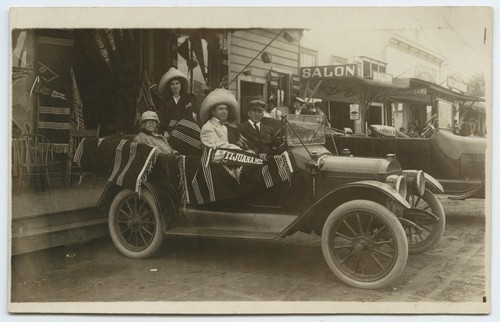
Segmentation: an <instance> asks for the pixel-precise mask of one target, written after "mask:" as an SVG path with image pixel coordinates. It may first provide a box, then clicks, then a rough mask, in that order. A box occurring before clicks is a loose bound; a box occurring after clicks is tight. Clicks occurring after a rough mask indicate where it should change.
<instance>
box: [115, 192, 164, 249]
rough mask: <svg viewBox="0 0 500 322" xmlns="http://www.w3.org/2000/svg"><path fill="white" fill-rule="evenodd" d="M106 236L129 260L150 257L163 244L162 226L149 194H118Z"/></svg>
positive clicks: (153, 200) (153, 201) (158, 213)
mask: <svg viewBox="0 0 500 322" xmlns="http://www.w3.org/2000/svg"><path fill="white" fill-rule="evenodd" d="M108 226H109V232H110V235H111V239H112V240H113V243H114V244H115V246H116V248H117V249H118V250H119V251H120V252H121V253H122V254H123V255H125V256H128V257H131V258H147V257H151V256H153V255H154V254H155V253H156V251H157V250H158V248H159V247H160V246H161V244H162V242H163V237H164V235H163V233H164V224H163V220H162V218H161V214H160V211H159V210H158V207H157V205H156V202H155V199H154V197H153V195H152V193H151V192H150V191H149V190H147V189H143V190H142V192H141V194H138V193H136V192H134V191H131V190H127V189H125V190H122V191H120V192H119V193H118V194H117V195H116V197H115V199H114V200H113V203H112V204H111V207H110V209H109V218H108Z"/></svg>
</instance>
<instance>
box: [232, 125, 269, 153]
mask: <svg viewBox="0 0 500 322" xmlns="http://www.w3.org/2000/svg"><path fill="white" fill-rule="evenodd" d="M238 128H239V130H240V133H241V135H242V136H244V137H245V139H247V140H248V142H250V144H252V145H253V148H254V149H255V150H256V151H255V152H256V153H271V152H272V149H271V146H272V143H273V142H272V139H273V137H274V129H273V128H272V127H270V126H267V125H265V124H262V122H260V131H259V132H257V130H255V128H254V127H253V125H251V124H250V122H248V121H246V122H243V123H240V124H238ZM250 148H252V147H250Z"/></svg>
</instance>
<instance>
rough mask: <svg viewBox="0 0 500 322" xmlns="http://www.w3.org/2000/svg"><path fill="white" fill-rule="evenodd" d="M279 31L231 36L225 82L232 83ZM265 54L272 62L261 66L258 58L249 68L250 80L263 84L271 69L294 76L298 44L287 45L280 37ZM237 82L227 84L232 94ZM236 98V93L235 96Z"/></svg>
mask: <svg viewBox="0 0 500 322" xmlns="http://www.w3.org/2000/svg"><path fill="white" fill-rule="evenodd" d="M279 31H280V30H279V29H245V30H238V31H235V32H233V33H232V34H231V37H230V48H229V79H230V80H232V79H233V78H234V77H235V76H236V75H237V74H238V73H239V72H240V71H241V70H242V69H243V68H244V67H245V66H246V65H247V64H248V63H249V62H250V61H251V60H252V59H253V58H254V57H255V56H256V55H257V54H258V53H259V52H260V51H261V50H262V49H263V48H264V47H265V46H266V45H267V44H268V43H269V42H270V41H271V39H273V38H274V37H275V36H276V34H277V33H278V32H279ZM266 51H267V52H268V53H269V54H271V56H272V62H271V63H269V64H266V63H264V62H263V61H262V60H261V58H260V57H258V58H257V59H255V60H254V61H253V62H252V64H251V65H250V66H249V67H251V68H252V76H253V77H255V78H256V79H258V81H260V82H262V81H266V82H267V77H268V75H269V71H270V70H271V69H272V68H277V69H278V70H286V71H289V72H290V73H292V74H295V75H297V74H298V61H299V42H298V41H294V42H292V43H289V42H288V41H286V40H285V39H284V38H283V36H282V35H280V36H279V37H278V38H277V39H276V40H274V41H273V42H272V43H271V45H270V46H269V47H267V49H266ZM236 88H237V82H236V81H235V82H233V84H231V90H232V91H233V92H234V93H236ZM236 94H237V95H238V93H236Z"/></svg>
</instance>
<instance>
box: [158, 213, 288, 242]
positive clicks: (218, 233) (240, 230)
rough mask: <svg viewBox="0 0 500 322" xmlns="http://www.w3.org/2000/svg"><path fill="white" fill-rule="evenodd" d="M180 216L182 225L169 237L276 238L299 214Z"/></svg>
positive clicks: (170, 232) (188, 214)
mask: <svg viewBox="0 0 500 322" xmlns="http://www.w3.org/2000/svg"><path fill="white" fill-rule="evenodd" d="M181 216H183V218H182V220H181V224H180V225H179V226H177V227H174V228H172V229H169V230H168V231H166V235H176V236H180V235H182V236H206V237H231V238H257V239H274V238H277V237H278V236H279V235H280V233H281V232H283V230H285V229H286V228H287V227H288V226H289V225H290V224H291V223H292V222H293V221H294V220H295V219H297V214H295V215H290V214H286V213H278V214H269V213H253V212H252V213H248V212H224V211H207V210H196V209H185V210H184V212H183V214H181Z"/></svg>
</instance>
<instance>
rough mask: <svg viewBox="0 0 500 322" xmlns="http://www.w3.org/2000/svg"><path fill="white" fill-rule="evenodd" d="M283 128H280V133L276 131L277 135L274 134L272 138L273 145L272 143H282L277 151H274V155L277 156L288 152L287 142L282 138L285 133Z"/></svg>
mask: <svg viewBox="0 0 500 322" xmlns="http://www.w3.org/2000/svg"><path fill="white" fill-rule="evenodd" d="M282 130H283V127H280V128H279V130H278V131H276V133H274V135H273V137H272V138H271V144H272V143H276V142H281V143H280V144H279V145H278V146H277V147H276V148H275V149H274V153H275V154H279V153H283V152H285V151H286V148H287V145H286V141H285V140H282V139H281V138H280V136H281V134H282V133H283V131H282Z"/></svg>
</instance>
